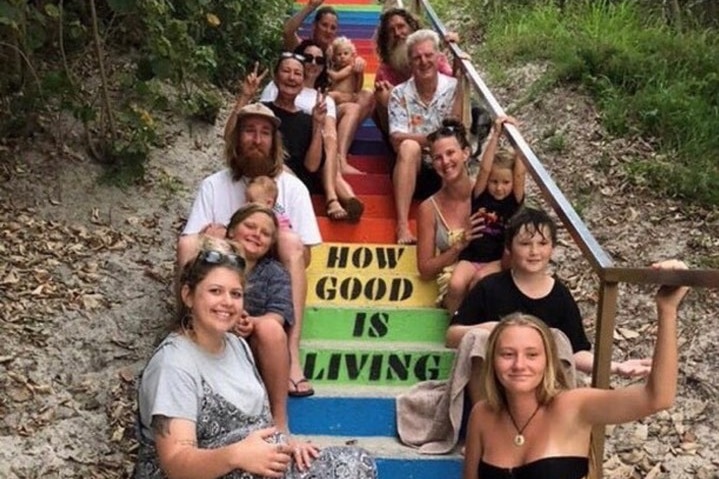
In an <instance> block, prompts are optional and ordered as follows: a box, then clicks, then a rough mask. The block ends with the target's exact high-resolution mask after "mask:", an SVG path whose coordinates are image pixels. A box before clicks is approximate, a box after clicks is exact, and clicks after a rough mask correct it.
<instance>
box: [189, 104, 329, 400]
mask: <svg viewBox="0 0 719 479" xmlns="http://www.w3.org/2000/svg"><path fill="white" fill-rule="evenodd" d="M232 117H233V121H234V119H236V122H234V124H233V125H232V126H231V127H230V128H229V129H228V130H229V131H227V132H226V133H227V134H226V136H225V137H226V141H225V157H226V159H227V168H225V169H224V170H222V171H219V172H217V173H215V174H213V175H210V176H208V177H207V178H205V179H204V180H202V183H201V184H200V188H199V191H198V193H197V196H196V197H195V201H194V202H193V204H192V209H191V211H190V216H189V218H188V219H187V223H186V224H185V229H184V230H183V231H182V234H181V236H180V238H179V240H178V242H177V264H178V265H179V266H180V267H182V265H184V264H185V263H187V262H188V261H189V260H190V259H192V258H193V257H194V256H195V255H196V254H197V247H198V241H199V236H200V235H202V234H205V235H211V236H216V237H219V238H224V237H225V235H226V227H227V224H228V223H229V221H230V218H231V217H232V214H233V213H234V212H235V211H236V210H237V209H238V208H239V207H240V206H243V205H244V204H245V203H246V199H245V188H246V186H247V183H248V182H249V180H250V179H252V178H254V177H257V176H269V177H271V178H274V180H275V182H276V183H277V189H278V196H277V206H279V207H280V208H281V209H283V210H284V212H285V213H286V214H287V216H288V217H289V219H290V222H291V223H292V230H291V231H289V230H284V229H283V230H280V232H279V236H278V243H277V246H278V253H279V259H280V261H281V262H282V264H283V265H284V266H285V268H287V271H288V273H289V275H290V280H291V284H292V305H293V308H294V315H295V322H294V324H293V326H292V329H291V331H290V338H289V345H290V360H291V365H290V375H291V377H295V378H298V380H299V378H301V377H303V374H302V368H301V366H300V363H299V339H300V332H301V328H302V317H303V312H304V309H305V301H306V299H307V274H306V267H307V265H308V264H309V261H310V247H311V246H314V245H317V244H320V243H321V242H322V237H321V236H320V230H319V226H318V225H317V219H316V218H315V215H314V211H313V209H312V202H311V200H310V194H309V191H308V190H307V187H306V186H305V185H304V184H303V183H302V182H301V181H300V180H299V179H298V178H297V177H296V176H295V175H293V174H291V173H288V172H286V171H284V169H283V163H284V161H283V158H284V155H285V150H284V147H283V146H282V137H281V135H280V132H279V130H278V127H279V125H280V120H279V118H277V117H276V116H275V114H274V113H273V112H272V110H270V109H269V108H267V107H266V106H264V105H263V104H261V103H251V104H248V105H245V106H241V107H237V108H236V110H235V111H233V113H232ZM304 386H305V387H306V388H305V389H304V390H303V391H309V390H310V389H311V387H310V385H309V383H308V382H307V381H306V380H305V381H304ZM305 395H307V394H305Z"/></svg>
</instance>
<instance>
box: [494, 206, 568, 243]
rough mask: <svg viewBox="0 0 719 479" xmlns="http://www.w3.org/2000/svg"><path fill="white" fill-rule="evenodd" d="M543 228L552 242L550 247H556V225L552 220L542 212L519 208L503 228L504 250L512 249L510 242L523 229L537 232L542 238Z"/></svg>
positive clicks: (525, 207)
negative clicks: (547, 230) (545, 228)
mask: <svg viewBox="0 0 719 479" xmlns="http://www.w3.org/2000/svg"><path fill="white" fill-rule="evenodd" d="M545 226H546V227H547V229H549V239H550V240H551V241H552V246H554V245H556V244H557V224H556V223H555V222H554V220H553V219H552V218H551V217H550V216H549V215H548V214H547V213H546V212H545V211H544V210H540V209H538V208H530V207H527V206H524V207H522V208H520V209H519V211H517V212H516V213H515V214H514V215H513V216H512V217H511V218H509V221H507V226H505V228H504V246H505V248H507V249H510V248H511V247H512V240H513V239H514V238H515V237H516V236H517V235H518V234H519V232H520V231H521V230H522V228H523V227H526V228H527V229H528V230H529V231H530V232H532V233H534V232H538V233H539V234H540V235H542V236H544V231H543V228H544V227H545ZM545 239H546V238H545Z"/></svg>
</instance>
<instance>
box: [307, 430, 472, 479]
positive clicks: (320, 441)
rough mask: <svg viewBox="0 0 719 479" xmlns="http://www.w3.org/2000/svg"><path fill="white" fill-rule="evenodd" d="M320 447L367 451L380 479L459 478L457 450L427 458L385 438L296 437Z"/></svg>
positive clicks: (459, 457)
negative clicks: (348, 447) (372, 457)
mask: <svg viewBox="0 0 719 479" xmlns="http://www.w3.org/2000/svg"><path fill="white" fill-rule="evenodd" d="M297 439H304V440H310V441H312V442H313V443H315V444H317V445H319V446H320V447H328V446H346V445H353V446H358V447H362V448H364V449H366V450H367V451H369V452H370V453H371V454H372V455H373V456H374V458H375V460H376V462H377V469H378V471H377V472H378V477H380V478H382V479H444V478H459V477H461V476H462V463H463V458H462V456H461V455H460V454H459V448H455V451H454V452H452V453H451V454H447V455H442V456H430V455H425V454H419V453H418V452H417V451H416V450H415V449H412V448H410V447H407V446H405V445H403V444H401V443H400V442H399V441H398V440H397V439H393V438H388V437H360V438H357V437H354V436H297Z"/></svg>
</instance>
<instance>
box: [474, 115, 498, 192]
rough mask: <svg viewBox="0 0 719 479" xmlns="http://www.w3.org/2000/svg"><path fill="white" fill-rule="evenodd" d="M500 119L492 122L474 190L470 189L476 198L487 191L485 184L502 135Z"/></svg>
mask: <svg viewBox="0 0 719 479" xmlns="http://www.w3.org/2000/svg"><path fill="white" fill-rule="evenodd" d="M501 119H502V117H498V118H497V119H496V120H494V124H493V125H492V131H490V132H489V141H488V142H487V146H486V147H485V148H484V153H482V161H481V162H480V164H479V173H478V174H477V179H476V180H475V182H474V188H473V189H472V196H474V197H477V196H479V195H480V194H482V193H483V192H484V190H486V189H487V183H488V182H489V175H490V174H491V173H492V166H494V155H495V154H496V153H497V144H498V143H499V137H500V136H501V134H502V121H501Z"/></svg>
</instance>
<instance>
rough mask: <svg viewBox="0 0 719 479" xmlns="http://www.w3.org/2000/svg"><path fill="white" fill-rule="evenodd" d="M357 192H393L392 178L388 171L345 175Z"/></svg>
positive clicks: (375, 193)
mask: <svg viewBox="0 0 719 479" xmlns="http://www.w3.org/2000/svg"><path fill="white" fill-rule="evenodd" d="M345 179H346V180H347V183H349V184H350V186H351V187H352V189H353V190H354V192H355V194H358V195H379V196H386V195H391V194H392V191H393V190H392V180H391V178H390V177H389V175H388V174H386V173H367V174H366V175H347V176H346V177H345Z"/></svg>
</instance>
